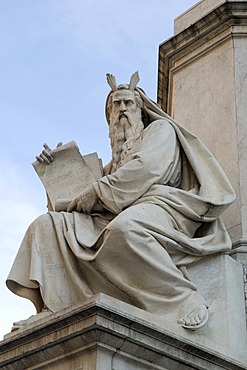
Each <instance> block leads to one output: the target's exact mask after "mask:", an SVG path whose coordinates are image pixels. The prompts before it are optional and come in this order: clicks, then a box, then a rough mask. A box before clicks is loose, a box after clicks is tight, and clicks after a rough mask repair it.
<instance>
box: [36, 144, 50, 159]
mask: <svg viewBox="0 0 247 370" xmlns="http://www.w3.org/2000/svg"><path fill="white" fill-rule="evenodd" d="M43 147H44V149H43V150H42V152H41V153H40V155H37V156H36V159H37V161H39V162H40V163H46V164H50V163H51V162H52V161H53V157H52V155H51V154H50V152H51V148H50V147H49V145H47V144H46V143H45V144H44V145H43Z"/></svg>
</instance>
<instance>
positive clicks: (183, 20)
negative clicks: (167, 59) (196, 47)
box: [174, 0, 246, 35]
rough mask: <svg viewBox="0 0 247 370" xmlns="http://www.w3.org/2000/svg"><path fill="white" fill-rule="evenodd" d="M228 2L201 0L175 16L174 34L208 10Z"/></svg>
mask: <svg viewBox="0 0 247 370" xmlns="http://www.w3.org/2000/svg"><path fill="white" fill-rule="evenodd" d="M226 2H229V0H201V1H199V2H198V3H197V4H195V5H194V6H192V7H191V8H190V9H188V10H187V11H185V12H184V13H182V14H181V15H179V16H178V17H176V18H175V21H174V34H175V35H176V34H178V33H179V32H182V31H183V30H185V29H186V28H187V27H189V26H190V25H191V24H193V23H195V22H197V21H198V20H199V19H201V18H202V17H204V16H205V15H206V14H208V13H209V12H211V11H213V10H214V9H217V8H218V7H219V6H220V5H222V4H224V3H226ZM231 2H246V0H240V1H239V0H231Z"/></svg>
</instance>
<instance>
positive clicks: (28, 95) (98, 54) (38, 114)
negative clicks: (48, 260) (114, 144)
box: [0, 0, 197, 339]
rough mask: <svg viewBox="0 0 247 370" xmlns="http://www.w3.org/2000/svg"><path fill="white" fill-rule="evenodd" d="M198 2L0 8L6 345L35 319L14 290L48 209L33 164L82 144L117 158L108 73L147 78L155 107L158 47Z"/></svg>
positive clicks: (0, 279) (63, 0)
mask: <svg viewBox="0 0 247 370" xmlns="http://www.w3.org/2000/svg"><path fill="white" fill-rule="evenodd" d="M196 3H197V1H195V0H172V1H166V0H153V1H149V0H139V1H138V0H118V1H113V0H104V1H101V0H98V1H96V0H91V1H90V0H8V1H5V0H0V45H1V47H0V67H1V68H0V81H1V84H0V140H1V152H0V174H1V175H0V207H1V219H0V240H1V269H0V297H1V299H0V312H1V321H0V339H1V338H2V336H3V334H4V333H7V332H9V331H10V328H11V324H12V322H13V321H17V320H20V319H25V318H27V317H28V316H30V315H31V314H34V313H35V310H34V307H33V306H32V304H31V303H30V302H28V301H26V300H25V299H22V298H19V297H17V296H15V295H14V294H13V293H11V292H9V291H8V290H7V288H6V287H5V279H6V276H7V274H8V271H9V270H10V267H11V265H12V262H13V259H14V256H15V254H16V252H17V250H18V246H19V244H20V241H21V239H22V237H23V235H24V232H25V230H26V228H27V226H28V225H29V223H30V222H31V221H32V220H33V219H34V218H35V217H36V216H38V215H39V214H41V213H44V212H45V211H46V208H45V204H46V203H45V202H46V200H45V196H44V190H43V187H42V185H41V183H40V182H39V179H38V177H37V176H36V174H35V172H34V170H33V169H32V166H31V165H30V163H31V162H32V161H33V160H34V157H35V155H37V154H38V153H39V152H40V151H41V149H42V144H43V143H44V142H48V143H49V144H50V146H51V147H54V146H55V145H56V143H57V142H59V141H62V142H64V143H65V142H68V141H71V140H75V141H76V142H77V143H78V145H79V147H80V149H81V152H82V153H83V154H86V153H90V152H93V151H97V152H98V154H99V156H100V157H102V159H103V161H104V163H106V162H107V161H108V160H109V159H110V149H109V142H108V132H107V124H106V121H105V116H104V104H105V98H106V95H107V93H108V91H109V87H108V85H107V84H106V80H105V74H106V73H107V72H110V73H113V74H114V75H116V77H117V81H118V82H119V83H123V82H128V81H129V77H130V75H131V74H132V73H133V72H135V71H136V70H138V71H139V73H140V77H141V81H140V83H139V86H141V87H142V88H144V90H145V91H146V93H147V94H148V95H149V96H150V97H151V98H152V99H153V100H156V90H157V72H158V45H159V44H160V43H162V42H163V41H165V40H166V39H168V38H169V37H171V36H172V35H173V21H174V18H175V17H176V16H178V15H180V14H181V13H182V12H183V11H185V10H187V9H188V8H189V7H191V6H193V5H194V4H196Z"/></svg>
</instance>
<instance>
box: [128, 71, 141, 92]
mask: <svg viewBox="0 0 247 370" xmlns="http://www.w3.org/2000/svg"><path fill="white" fill-rule="evenodd" d="M139 81H140V77H139V73H138V71H136V72H135V73H133V75H132V76H131V77H130V85H129V89H130V90H131V91H134V90H135V88H136V85H137V84H138V82H139Z"/></svg>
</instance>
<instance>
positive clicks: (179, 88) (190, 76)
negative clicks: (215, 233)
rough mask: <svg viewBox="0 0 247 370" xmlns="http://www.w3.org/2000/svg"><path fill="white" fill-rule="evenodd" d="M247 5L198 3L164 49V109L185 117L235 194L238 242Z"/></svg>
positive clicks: (244, 229) (242, 212) (230, 219)
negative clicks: (224, 173)
mask: <svg viewBox="0 0 247 370" xmlns="http://www.w3.org/2000/svg"><path fill="white" fill-rule="evenodd" d="M246 4H247V3H246V1H240V2H238V1H231V2H230V1H211V0H204V1H201V2H199V3H198V4H196V5H195V6H194V7H193V8H191V9H189V10H188V11H187V12H186V13H185V14H182V15H181V16H180V17H178V18H177V19H176V21H175V24H176V35H175V36H174V37H173V38H171V39H169V40H168V41H166V42H164V43H163V44H162V45H161V46H160V64H159V100H160V102H161V104H162V106H163V109H167V111H168V113H169V114H171V115H172V116H174V117H175V118H176V119H177V120H181V118H182V117H183V122H184V125H185V127H187V128H188V129H189V130H191V131H192V132H195V133H196V134H197V135H198V136H199V137H200V138H201V139H202V140H203V141H204V142H205V143H206V145H207V146H208V147H209V148H210V150H211V151H212V153H213V154H214V155H215V157H216V158H217V160H218V161H219V163H220V164H221V166H222V167H223V169H224V170H225V172H226V174H227V175H228V177H229V178H230V180H231V183H232V184H233V187H234V189H235V191H236V194H237V201H236V202H235V204H234V205H233V206H232V207H231V208H230V209H229V210H228V211H227V212H226V213H225V215H224V221H225V224H226V226H227V229H228V231H229V233H230V236H231V238H232V240H233V242H236V241H237V240H240V239H241V238H245V237H246V234H247V217H246V216H247V211H246V205H247V201H246V197H247V196H246V194H247V192H246V190H247V189H246V186H247V167H246V152H247V148H246V146H247V144H246V142H247V141H246V132H247V131H246V113H247V112H246V104H245V101H246V96H247V84H246V73H247V65H246V50H247V27H246V21H247V15H246V14H247V13H246V9H247V5H246ZM215 8H216V10H215V12H210V11H211V10H213V9H215ZM219 20H220V22H219Z"/></svg>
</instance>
